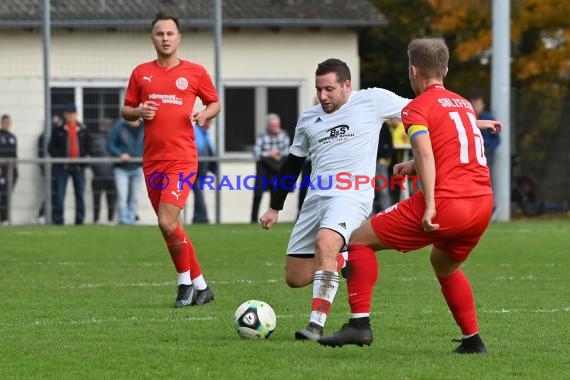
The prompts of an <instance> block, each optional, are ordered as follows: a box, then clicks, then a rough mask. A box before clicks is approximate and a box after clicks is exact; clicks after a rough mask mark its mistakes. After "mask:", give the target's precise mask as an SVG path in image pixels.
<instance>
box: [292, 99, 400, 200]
mask: <svg viewBox="0 0 570 380" xmlns="http://www.w3.org/2000/svg"><path fill="white" fill-rule="evenodd" d="M409 102H410V99H406V98H402V97H400V96H398V95H396V94H394V93H393V92H391V91H388V90H384V89H381V88H369V89H366V90H360V91H352V93H351V94H350V97H349V98H348V101H347V102H346V103H345V104H344V105H343V106H342V107H340V108H339V109H338V110H336V111H334V112H333V113H330V114H329V113H326V112H324V111H323V108H322V107H321V105H320V104H318V105H315V106H313V107H311V108H309V109H308V110H306V111H305V112H303V114H302V115H301V117H300V118H299V121H298V122H297V127H296V130H295V137H294V139H293V144H292V145H291V149H290V151H289V152H290V153H291V154H293V155H295V156H298V157H307V155H309V154H310V155H311V160H312V172H311V186H310V187H309V191H308V193H307V198H310V197H314V196H323V197H333V196H348V197H353V198H357V199H359V200H361V201H362V202H365V203H366V204H370V205H371V204H372V200H373V198H374V188H373V187H372V184H371V183H370V180H369V181H368V183H367V184H361V185H359V186H358V188H357V186H356V184H355V182H354V180H355V177H356V176H367V177H368V178H370V179H371V180H372V178H373V177H374V175H375V172H376V154H377V150H378V137H379V134H380V128H381V126H382V124H383V123H384V121H386V120H387V119H392V118H397V119H400V117H401V116H400V112H401V111H402V108H404V107H405V106H406V105H407V104H408V103H409Z"/></svg>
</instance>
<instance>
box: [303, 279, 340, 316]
mask: <svg viewBox="0 0 570 380" xmlns="http://www.w3.org/2000/svg"><path fill="white" fill-rule="evenodd" d="M337 290H338V272H328V271H322V270H320V271H317V272H315V279H314V281H313V303H312V305H311V319H310V320H309V323H316V324H317V325H319V326H321V327H324V326H325V322H326V320H327V315H328V314H329V311H330V308H331V306H332V303H333V301H334V297H335V296H336V291H337Z"/></svg>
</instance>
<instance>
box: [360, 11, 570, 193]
mask: <svg viewBox="0 0 570 380" xmlns="http://www.w3.org/2000/svg"><path fill="white" fill-rule="evenodd" d="M500 1H507V0H500ZM374 3H375V5H376V6H377V7H378V9H379V10H380V11H381V12H383V13H384V14H385V15H386V16H387V18H388V20H389V25H388V26H387V27H384V28H373V29H371V30H369V31H366V32H365V33H363V35H362V38H361V40H362V41H361V44H360V46H361V57H362V81H361V82H362V83H363V85H380V86H383V87H386V88H389V89H391V90H394V91H396V92H398V93H399V94H402V95H409V91H408V90H407V88H406V89H405V86H404V83H406V84H407V57H406V46H407V44H408V42H409V41H410V40H411V39H412V38H414V37H418V36H426V35H439V36H442V37H443V38H445V40H446V42H447V43H448V45H449V47H450V51H451V62H450V68H449V69H450V72H449V75H448V77H447V78H446V86H447V87H448V88H450V89H451V90H453V91H457V92H459V93H461V94H463V95H464V96H470V95H472V94H474V93H480V94H482V95H484V96H485V97H486V98H487V99H488V100H490V95H491V94H490V79H491V62H492V59H493V57H492V50H491V48H492V29H491V28H492V14H491V9H492V0H412V1H402V0H375V1H374ZM568 14H570V1H559V0H512V1H511V60H512V61H511V72H512V75H511V83H512V87H513V92H512V111H513V113H512V114H513V116H514V117H513V119H512V124H511V125H512V126H513V130H514V131H515V132H516V133H515V135H513V141H514V146H513V150H514V151H518V152H519V153H520V155H521V156H522V158H523V163H525V165H526V168H527V170H529V171H531V172H534V173H535V174H538V175H548V176H555V174H554V173H551V174H549V173H546V172H545V168H546V166H547V162H551V161H556V157H548V155H552V154H555V153H557V152H558V153H560V151H561V150H562V149H564V148H563V147H559V148H555V147H556V143H560V141H566V148H565V149H564V151H562V152H561V153H564V154H567V151H568V150H567V146H568V145H569V144H570V128H563V127H562V126H563V124H564V123H563V119H562V118H563V116H564V112H563V111H564V104H565V101H566V102H567V97H568V89H569V87H570V21H569V20H570V18H568ZM408 87H409V85H408ZM488 103H490V101H488ZM505 137H506V138H505ZM508 140H509V139H508V136H504V137H503V141H508ZM553 148H554V149H553ZM566 170H568V165H566ZM567 177H570V176H567ZM566 187H567V188H568V187H570V186H566ZM569 198H570V197H569ZM566 199H568V198H566Z"/></svg>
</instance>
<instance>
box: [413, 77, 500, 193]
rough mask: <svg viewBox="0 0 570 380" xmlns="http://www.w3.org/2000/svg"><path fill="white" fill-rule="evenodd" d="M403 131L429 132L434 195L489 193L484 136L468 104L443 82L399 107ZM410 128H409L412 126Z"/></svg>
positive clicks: (489, 179) (489, 180) (490, 191)
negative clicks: (423, 128) (404, 105)
mask: <svg viewBox="0 0 570 380" xmlns="http://www.w3.org/2000/svg"><path fill="white" fill-rule="evenodd" d="M402 122H403V123H404V128H405V129H406V132H407V133H408V134H409V135H410V137H411V138H413V134H414V133H416V132H421V129H422V128H421V127H419V128H418V127H412V126H424V127H427V130H428V131H429V136H430V139H431V145H432V149H433V155H434V158H435V171H436V178H435V196H436V197H449V198H460V197H474V196H480V195H486V194H492V193H493V191H492V189H491V178H490V175H489V168H488V167H487V159H486V158H485V151H484V148H483V137H482V136H481V132H480V131H479V128H478V127H477V124H476V122H477V118H476V116H475V113H474V111H473V107H472V106H471V103H470V102H469V101H468V100H466V99H464V98H463V97H461V96H459V95H457V94H456V93H454V92H451V91H448V90H446V89H445V88H444V87H443V86H442V85H440V84H435V85H431V86H429V87H428V88H426V90H425V91H424V92H423V93H422V94H420V95H419V96H418V97H416V98H415V99H414V100H412V101H411V102H410V103H409V104H408V105H407V106H406V107H405V108H404V109H403V110H402ZM411 127H412V128H411Z"/></svg>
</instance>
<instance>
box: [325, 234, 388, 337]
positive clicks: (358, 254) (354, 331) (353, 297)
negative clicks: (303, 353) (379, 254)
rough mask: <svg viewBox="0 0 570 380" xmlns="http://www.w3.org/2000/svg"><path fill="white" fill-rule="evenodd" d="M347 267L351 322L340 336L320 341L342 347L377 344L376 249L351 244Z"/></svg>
mask: <svg viewBox="0 0 570 380" xmlns="http://www.w3.org/2000/svg"><path fill="white" fill-rule="evenodd" d="M347 267H348V268H350V275H349V276H348V278H347V290H348V302H349V304H350V311H351V314H350V320H349V321H348V323H346V324H344V325H343V326H342V328H341V329H340V330H339V331H337V332H336V333H334V334H332V335H329V336H325V337H322V338H320V339H319V340H318V342H319V343H320V344H322V345H323V346H330V347H337V346H339V347H341V346H344V345H347V344H354V345H357V346H361V347H362V346H363V345H367V346H368V345H370V344H371V343H372V341H373V336H372V328H371V326H370V304H371V301H372V290H373V288H374V283H375V282H376V280H377V279H378V262H377V259H376V254H375V253H374V250H373V249H372V248H370V247H368V246H366V245H359V244H351V245H350V246H349V256H348V262H347Z"/></svg>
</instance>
